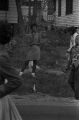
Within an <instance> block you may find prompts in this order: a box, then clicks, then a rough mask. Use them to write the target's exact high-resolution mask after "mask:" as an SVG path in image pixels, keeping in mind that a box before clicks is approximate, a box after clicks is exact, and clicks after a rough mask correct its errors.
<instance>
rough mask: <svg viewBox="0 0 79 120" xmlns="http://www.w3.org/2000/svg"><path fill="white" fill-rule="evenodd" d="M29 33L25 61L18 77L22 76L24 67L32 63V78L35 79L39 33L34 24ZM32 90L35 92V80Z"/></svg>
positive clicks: (38, 52) (38, 58)
mask: <svg viewBox="0 0 79 120" xmlns="http://www.w3.org/2000/svg"><path fill="white" fill-rule="evenodd" d="M31 31H32V32H31V37H30V43H29V51H28V54H27V56H26V60H25V62H24V64H23V66H22V69H21V72H20V75H22V74H23V72H24V70H25V69H26V66H28V65H29V63H32V64H31V67H32V76H33V77H34V78H35V77H36V75H35V73H36V66H37V64H38V61H39V60H40V33H38V31H37V25H36V24H33V25H31ZM35 79H36V78H35ZM33 90H35V80H34V87H33Z"/></svg>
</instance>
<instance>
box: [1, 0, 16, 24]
mask: <svg viewBox="0 0 79 120" xmlns="http://www.w3.org/2000/svg"><path fill="white" fill-rule="evenodd" d="M0 21H7V22H8V23H12V24H13V23H17V22H18V14H17V7H16V2H15V0H0Z"/></svg>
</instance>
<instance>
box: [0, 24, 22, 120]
mask: <svg viewBox="0 0 79 120" xmlns="http://www.w3.org/2000/svg"><path fill="white" fill-rule="evenodd" d="M7 28H8V27H7V25H6V24H4V23H3V24H0V118H1V120H6V119H7V120H11V117H12V116H11V115H12V114H10V110H12V107H10V106H9V104H10V103H11V102H10V103H9V100H10V99H9V97H8V95H9V94H10V93H12V92H13V91H15V90H16V89H17V88H19V87H20V86H21V84H22V82H21V81H22V80H21V77H20V76H19V74H18V73H17V71H16V69H15V68H14V67H13V66H12V65H11V61H10V57H9V54H8V52H7V50H6V44H9V42H10V40H11V36H10V33H9V31H8V29H7ZM6 80H7V82H6ZM1 111H2V114H1ZM14 113H15V112H14ZM19 116H20V115H19ZM16 118H17V116H16ZM19 118H20V119H18V118H17V119H16V120H22V119H21V117H19Z"/></svg>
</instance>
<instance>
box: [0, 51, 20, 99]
mask: <svg viewBox="0 0 79 120" xmlns="http://www.w3.org/2000/svg"><path fill="white" fill-rule="evenodd" d="M5 79H7V81H8V82H7V83H5ZM20 85H21V78H20V76H19V75H18V73H17V71H16V69H15V68H14V67H12V66H11V62H10V59H9V56H8V54H7V53H6V52H0V98H2V97H4V96H5V95H7V94H9V93H11V92H13V91H14V90H15V89H16V88H18V87H19V86H20Z"/></svg>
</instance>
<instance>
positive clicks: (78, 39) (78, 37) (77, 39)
mask: <svg viewBox="0 0 79 120" xmlns="http://www.w3.org/2000/svg"><path fill="white" fill-rule="evenodd" d="M75 44H76V45H79V35H77V36H76V38H75Z"/></svg>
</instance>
